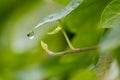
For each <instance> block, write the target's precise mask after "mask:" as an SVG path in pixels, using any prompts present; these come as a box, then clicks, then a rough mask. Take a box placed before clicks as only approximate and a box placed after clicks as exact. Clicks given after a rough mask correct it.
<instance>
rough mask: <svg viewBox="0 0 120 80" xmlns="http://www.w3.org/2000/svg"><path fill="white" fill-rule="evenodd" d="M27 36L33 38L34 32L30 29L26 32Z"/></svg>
mask: <svg viewBox="0 0 120 80" xmlns="http://www.w3.org/2000/svg"><path fill="white" fill-rule="evenodd" d="M27 37H28V38H29V39H33V38H34V37H35V36H34V32H33V31H31V32H30V33H28V34H27Z"/></svg>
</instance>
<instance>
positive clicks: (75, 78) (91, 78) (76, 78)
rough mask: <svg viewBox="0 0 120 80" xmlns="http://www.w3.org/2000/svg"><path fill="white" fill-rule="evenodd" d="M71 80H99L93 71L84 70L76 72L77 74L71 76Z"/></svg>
mask: <svg viewBox="0 0 120 80" xmlns="http://www.w3.org/2000/svg"><path fill="white" fill-rule="evenodd" d="M86 75H87V76H86ZM70 80H97V78H96V75H95V73H94V72H93V71H91V70H89V69H84V70H77V71H75V73H73V74H72V75H71V78H70Z"/></svg>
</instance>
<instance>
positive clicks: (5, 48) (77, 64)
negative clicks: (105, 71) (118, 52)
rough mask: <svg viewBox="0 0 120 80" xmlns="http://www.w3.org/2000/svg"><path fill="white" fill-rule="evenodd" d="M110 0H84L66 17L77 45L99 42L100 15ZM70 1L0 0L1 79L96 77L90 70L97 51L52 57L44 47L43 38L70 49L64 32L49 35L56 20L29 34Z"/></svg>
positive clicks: (80, 79) (91, 79)
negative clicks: (30, 34) (33, 36)
mask: <svg viewBox="0 0 120 80" xmlns="http://www.w3.org/2000/svg"><path fill="white" fill-rule="evenodd" d="M110 1H111V0H85V1H84V2H83V3H82V4H81V5H80V6H79V7H78V8H77V9H75V10H74V11H72V12H71V13H70V14H69V15H68V16H66V17H65V18H64V19H63V24H64V28H65V30H66V32H67V34H68V36H69V38H70V40H71V42H72V44H73V45H74V46H75V47H87V46H91V45H96V44H98V43H99V41H100V37H101V35H102V30H101V29H99V28H98V24H99V21H100V15H101V13H102V11H103V9H104V7H105V6H106V5H107V4H108V3H109V2H110ZM68 2H70V0H0V80H97V78H96V75H95V72H94V71H92V70H90V69H91V68H92V67H93V66H94V65H95V64H96V62H97V60H98V51H97V50H94V51H88V52H83V53H76V54H70V55H64V56H50V55H48V54H46V53H45V51H44V50H43V49H42V48H41V45H40V41H41V39H42V40H43V41H45V42H46V43H47V44H48V45H49V48H50V49H51V50H53V51H58V52H59V51H64V50H66V49H68V46H67V43H66V40H65V39H64V36H63V34H62V33H61V32H59V33H57V34H54V35H47V33H48V32H50V31H51V30H53V29H54V28H55V27H56V26H57V24H56V22H51V23H47V24H45V25H43V26H41V27H40V28H39V29H37V30H36V31H35V38H34V39H32V40H29V39H28V37H27V36H26V35H27V33H28V32H30V31H31V30H32V29H33V28H34V26H35V25H36V24H38V23H39V22H40V21H41V20H42V19H43V18H44V17H46V16H47V15H49V14H52V13H55V12H59V11H60V10H61V9H63V8H65V6H66V5H67V4H68Z"/></svg>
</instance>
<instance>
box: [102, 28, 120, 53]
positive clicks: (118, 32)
mask: <svg viewBox="0 0 120 80" xmlns="http://www.w3.org/2000/svg"><path fill="white" fill-rule="evenodd" d="M119 45H120V27H115V28H113V29H111V30H110V31H108V32H107V34H106V35H105V36H104V37H103V40H102V41H101V44H100V50H101V52H105V51H109V50H110V51H111V50H112V49H114V48H117V47H118V46H119Z"/></svg>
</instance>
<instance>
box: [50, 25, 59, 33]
mask: <svg viewBox="0 0 120 80" xmlns="http://www.w3.org/2000/svg"><path fill="white" fill-rule="evenodd" d="M59 31H61V27H59V26H58V27H57V28H55V29H54V30H53V31H52V32H49V33H48V34H50V35H52V34H56V33H58V32H59Z"/></svg>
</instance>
